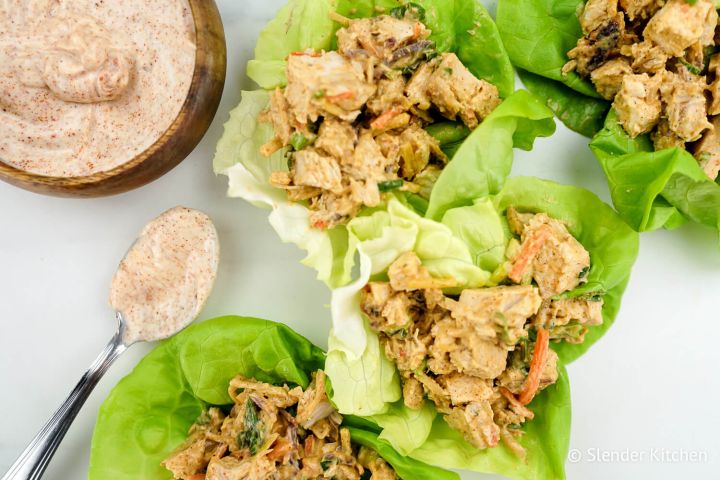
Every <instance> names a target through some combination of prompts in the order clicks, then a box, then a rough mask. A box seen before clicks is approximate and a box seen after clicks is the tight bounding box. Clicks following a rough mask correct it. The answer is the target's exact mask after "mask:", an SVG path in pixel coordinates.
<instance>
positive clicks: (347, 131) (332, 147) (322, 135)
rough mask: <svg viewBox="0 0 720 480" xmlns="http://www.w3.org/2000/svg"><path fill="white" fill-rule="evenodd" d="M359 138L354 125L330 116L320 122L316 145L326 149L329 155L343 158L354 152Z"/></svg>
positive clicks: (339, 158)
mask: <svg viewBox="0 0 720 480" xmlns="http://www.w3.org/2000/svg"><path fill="white" fill-rule="evenodd" d="M357 140H358V136H357V132H356V131H355V129H354V128H353V127H352V125H350V124H349V123H347V122H341V121H339V120H337V119H336V118H332V117H330V118H326V119H325V121H323V122H322V124H320V130H319V132H318V138H317V140H316V141H315V145H314V146H315V148H318V149H320V150H323V151H325V152H326V153H327V154H328V155H331V156H333V157H335V158H336V159H338V160H342V159H344V158H348V157H350V156H351V155H352V154H353V152H354V151H355V144H356V143H357Z"/></svg>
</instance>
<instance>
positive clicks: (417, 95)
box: [405, 58, 439, 110]
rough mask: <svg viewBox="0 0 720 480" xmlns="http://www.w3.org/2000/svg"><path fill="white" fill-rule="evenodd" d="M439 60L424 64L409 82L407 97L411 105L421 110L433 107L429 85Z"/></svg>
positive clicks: (406, 90) (406, 88)
mask: <svg viewBox="0 0 720 480" xmlns="http://www.w3.org/2000/svg"><path fill="white" fill-rule="evenodd" d="M438 62H439V59H437V58H436V59H433V60H431V61H429V62H427V63H423V64H422V65H421V66H420V68H418V69H417V70H416V71H415V73H414V74H413V76H412V77H411V78H410V81H408V83H407V86H406V87H405V95H406V96H407V99H408V101H409V102H410V104H411V105H415V106H417V108H418V109H420V110H428V109H429V108H430V107H431V106H432V101H431V100H430V94H429V93H428V84H429V83H430V79H431V78H432V76H433V73H434V72H435V68H436V67H437V63H438Z"/></svg>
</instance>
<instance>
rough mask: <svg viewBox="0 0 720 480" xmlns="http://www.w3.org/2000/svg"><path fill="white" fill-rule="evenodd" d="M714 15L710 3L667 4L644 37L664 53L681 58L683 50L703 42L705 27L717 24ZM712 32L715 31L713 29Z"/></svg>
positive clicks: (672, 0) (676, 0)
mask: <svg viewBox="0 0 720 480" xmlns="http://www.w3.org/2000/svg"><path fill="white" fill-rule="evenodd" d="M717 18H718V17H717V12H715V7H714V5H713V3H712V2H711V1H710V0H697V2H695V4H693V5H690V4H689V3H688V2H686V1H685V0H669V1H668V2H667V3H666V4H665V5H664V6H663V7H662V8H661V9H660V11H659V12H657V13H656V14H655V15H654V16H653V17H652V18H651V19H650V21H649V22H648V24H647V26H646V27H645V30H644V31H643V36H644V37H645V39H647V40H651V41H652V42H653V43H655V44H656V45H659V46H660V47H661V48H662V49H663V50H664V51H665V53H667V54H668V55H673V56H675V57H680V56H682V54H683V52H684V51H685V49H687V48H689V47H690V46H691V45H692V44H694V43H696V42H698V41H700V39H701V38H703V35H704V34H705V30H706V23H708V24H713V25H716V24H717ZM713 30H714V28H713Z"/></svg>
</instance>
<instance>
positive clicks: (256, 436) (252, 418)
mask: <svg viewBox="0 0 720 480" xmlns="http://www.w3.org/2000/svg"><path fill="white" fill-rule="evenodd" d="M262 430H263V424H262V422H261V421H260V418H259V417H258V411H257V406H256V405H255V402H253V401H252V399H250V398H248V400H247V403H246V404H245V416H244V418H243V431H242V432H240V433H239V434H238V436H237V445H238V447H239V448H247V449H248V450H250V453H251V454H252V455H255V454H256V453H257V452H258V449H259V448H260V445H262V442H263V432H262Z"/></svg>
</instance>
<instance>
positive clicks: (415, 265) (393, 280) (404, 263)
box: [388, 252, 456, 291]
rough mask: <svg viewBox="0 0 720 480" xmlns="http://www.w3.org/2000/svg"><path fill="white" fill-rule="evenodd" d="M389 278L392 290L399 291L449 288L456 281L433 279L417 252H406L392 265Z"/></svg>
mask: <svg viewBox="0 0 720 480" xmlns="http://www.w3.org/2000/svg"><path fill="white" fill-rule="evenodd" d="M388 277H389V278H390V285H392V288H393V289H395V290H399V291H412V290H420V289H423V288H448V287H452V286H454V285H455V283H456V282H455V280H452V279H438V278H433V277H432V276H431V275H430V273H429V272H428V271H427V269H426V268H425V267H423V266H422V263H421V262H420V259H419V258H418V256H417V254H415V252H405V253H403V254H402V255H400V257H399V258H398V259H397V260H395V262H393V264H392V265H390V268H389V269H388Z"/></svg>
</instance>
